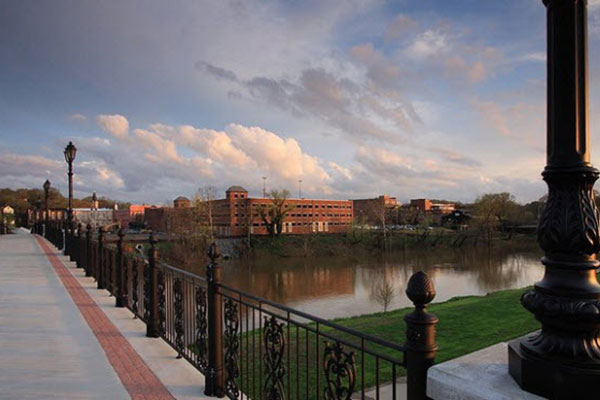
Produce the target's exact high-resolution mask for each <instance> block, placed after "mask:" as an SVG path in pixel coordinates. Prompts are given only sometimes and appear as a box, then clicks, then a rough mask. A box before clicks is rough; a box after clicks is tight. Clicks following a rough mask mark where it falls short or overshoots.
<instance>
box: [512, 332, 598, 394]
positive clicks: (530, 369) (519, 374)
mask: <svg viewBox="0 0 600 400" xmlns="http://www.w3.org/2000/svg"><path fill="white" fill-rule="evenodd" d="M528 339H529V337H525V338H520V339H515V340H513V341H511V342H509V343H508V372H509V373H510V375H511V376H512V377H513V379H514V380H515V381H516V382H517V383H518V384H519V386H520V387H521V388H522V389H523V390H525V391H527V392H530V393H534V394H537V395H539V396H543V397H546V398H548V399H553V400H563V399H565V400H566V399H569V400H570V399H580V400H586V399H590V400H591V399H597V398H598V392H597V391H596V389H594V388H595V387H597V386H598V382H600V366H596V367H593V368H582V367H573V366H569V365H565V363H564V360H563V361H562V362H558V361H556V362H553V361H551V360H545V359H544V360H542V359H540V358H536V357H534V356H532V355H530V354H528V353H526V352H524V351H523V349H522V347H521V342H522V341H527V340H528Z"/></svg>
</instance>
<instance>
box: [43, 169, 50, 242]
mask: <svg viewBox="0 0 600 400" xmlns="http://www.w3.org/2000/svg"><path fill="white" fill-rule="evenodd" d="M48 192H50V181H49V180H48V179H46V182H44V208H45V209H46V215H45V217H44V236H46V237H48V235H47V234H46V232H48V213H49V211H48Z"/></svg>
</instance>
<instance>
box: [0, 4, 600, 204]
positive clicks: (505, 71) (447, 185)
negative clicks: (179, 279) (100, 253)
mask: <svg viewBox="0 0 600 400" xmlns="http://www.w3.org/2000/svg"><path fill="white" fill-rule="evenodd" d="M588 21H589V77H590V85H589V92H590V101H589V105H590V131H591V143H592V162H595V164H596V165H600V159H598V160H596V158H597V157H600V130H599V126H600V0H590V1H589V18H588ZM545 24H546V20H545V8H544V6H543V4H542V1H541V0H505V1H481V0H428V1H414V0H394V1H383V0H347V1H341V0H306V1H287V0H286V1H283V0H282V1H267V0H261V1H254V0H248V1H241V0H231V1H230V0H212V1H206V0H175V1H169V2H165V1H158V0H143V1H142V0H139V1H138V0H119V1H117V0H107V1H101V2H100V1H90V0H55V1H51V2H50V1H22V0H2V1H0V187H10V188H19V187H41V185H42V183H43V182H44V181H45V180H46V179H49V180H50V181H51V182H52V184H53V186H54V187H57V188H59V189H60V190H61V191H62V192H63V193H66V191H67V178H66V164H65V161H64V157H63V154H62V151H63V148H64V147H65V145H66V144H67V143H68V142H69V141H73V143H74V144H75V145H76V146H77V148H78V153H77V158H76V160H75V166H74V168H75V183H74V190H75V195H76V196H80V197H83V196H87V195H89V194H90V193H91V192H93V191H96V192H97V193H98V195H100V196H106V197H110V198H113V199H118V200H122V201H131V202H135V203H142V202H145V203H164V202H167V201H171V200H172V199H174V198H175V197H177V196H179V195H185V196H188V197H189V196H192V195H193V194H194V193H195V192H196V190H197V189H198V188H199V187H206V186H214V187H215V188H216V189H217V191H218V192H219V193H221V194H224V193H223V192H224V191H225V190H226V188H227V187H229V186H231V185H241V186H244V187H245V188H246V189H248V190H249V191H250V195H251V196H259V195H260V194H261V192H262V187H263V179H262V178H263V177H266V178H267V179H266V186H267V190H272V189H288V190H289V191H290V192H291V194H292V196H298V195H299V193H298V192H299V189H300V188H299V186H300V185H301V190H302V196H304V197H317V198H332V199H352V198H366V197H374V196H378V195H380V194H389V195H392V196H396V197H397V198H398V199H399V200H401V201H407V200H409V199H411V198H422V197H427V198H437V199H440V198H443V199H450V200H457V201H463V202H469V201H473V200H474V199H475V198H476V197H477V196H479V195H481V194H484V193H490V192H500V191H508V192H510V193H513V194H514V195H515V197H516V199H517V200H518V201H520V202H528V201H532V200H535V199H537V198H539V197H540V196H542V195H543V194H544V193H545V192H546V186H545V184H544V182H543V181H542V180H541V176H540V173H541V171H542V169H543V167H544V164H545V130H546V127H545V120H546V42H545V40H546V39H545V35H546V30H545V29H546V28H545ZM300 180H301V181H302V182H301V184H300V182H299V181H300Z"/></svg>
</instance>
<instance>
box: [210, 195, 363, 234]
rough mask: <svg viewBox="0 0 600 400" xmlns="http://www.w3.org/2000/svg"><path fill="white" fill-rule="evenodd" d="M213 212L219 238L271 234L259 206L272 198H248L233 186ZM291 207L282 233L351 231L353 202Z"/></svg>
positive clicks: (293, 203) (290, 203)
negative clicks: (220, 236)
mask: <svg viewBox="0 0 600 400" xmlns="http://www.w3.org/2000/svg"><path fill="white" fill-rule="evenodd" d="M213 203H214V207H213V210H212V213H213V221H214V225H215V229H216V232H217V234H218V235H222V236H245V235H247V234H248V233H250V234H251V235H267V234H268V230H267V226H266V225H265V223H264V221H263V219H262V218H261V216H260V213H259V211H258V210H259V207H268V206H269V205H271V204H272V200H271V199H268V198H252V197H248V191H247V190H246V189H244V188H243V187H241V186H232V187H230V188H229V189H227V191H226V192H225V199H221V200H215V201H214V202H213ZM284 205H285V206H286V207H289V208H291V209H290V211H289V212H288V213H287V214H286V216H285V218H284V220H283V226H282V231H281V233H282V234H307V233H343V232H347V231H348V230H349V229H350V226H351V224H352V218H353V205H352V201H350V200H317V199H287V200H286V201H285V203H284Z"/></svg>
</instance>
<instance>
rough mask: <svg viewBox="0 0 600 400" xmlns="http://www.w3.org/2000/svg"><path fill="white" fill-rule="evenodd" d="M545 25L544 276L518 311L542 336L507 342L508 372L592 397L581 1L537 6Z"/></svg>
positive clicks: (595, 365)
mask: <svg viewBox="0 0 600 400" xmlns="http://www.w3.org/2000/svg"><path fill="white" fill-rule="evenodd" d="M543 1H544V5H545V6H546V7H547V24H548V38H547V43H548V58H547V60H548V61H547V62H548V75H547V80H548V85H547V88H548V89H547V101H548V107H547V113H548V119H547V130H548V131H547V164H546V168H545V169H544V172H543V174H542V175H543V177H544V180H545V181H546V183H547V184H548V200H547V201H546V206H545V208H544V211H543V213H542V215H541V216H540V220H539V222H538V232H537V235H538V242H539V244H540V247H541V248H542V249H543V250H544V252H545V256H544V258H542V263H543V264H544V266H545V273H544V277H543V278H542V280H541V281H539V282H536V283H535V285H534V286H533V289H531V290H529V291H527V292H526V293H524V294H523V297H522V298H521V303H522V305H523V306H524V307H525V308H526V309H527V310H528V311H530V312H531V313H533V314H534V315H535V318H536V319H537V320H538V321H539V322H540V323H541V328H542V329H541V330H540V331H539V332H536V333H534V334H532V335H528V336H527V337H526V338H522V339H517V340H514V341H512V342H510V343H509V354H508V356H509V357H508V358H509V372H510V374H511V375H512V376H513V378H514V379H515V380H516V382H517V383H518V384H519V385H520V386H521V387H522V388H523V389H524V390H526V391H529V392H532V393H535V394H538V395H541V396H544V397H549V398H556V399H567V398H569V399H591V398H598V393H597V386H598V380H599V379H600V284H599V283H598V278H597V276H596V273H597V272H598V268H599V267H600V262H599V261H598V258H597V254H598V252H599V251H600V231H599V223H600V221H599V212H598V208H597V207H596V203H595V201H594V197H595V196H594V191H593V186H594V182H595V181H596V180H597V179H598V177H599V175H600V171H598V170H597V169H595V168H593V167H592V164H591V162H590V161H591V159H590V135H589V127H588V77H587V1H582V0H579V1H575V0H543Z"/></svg>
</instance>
